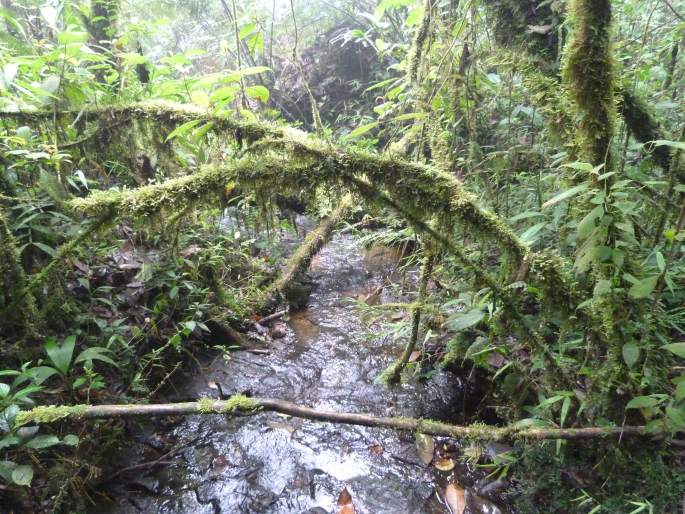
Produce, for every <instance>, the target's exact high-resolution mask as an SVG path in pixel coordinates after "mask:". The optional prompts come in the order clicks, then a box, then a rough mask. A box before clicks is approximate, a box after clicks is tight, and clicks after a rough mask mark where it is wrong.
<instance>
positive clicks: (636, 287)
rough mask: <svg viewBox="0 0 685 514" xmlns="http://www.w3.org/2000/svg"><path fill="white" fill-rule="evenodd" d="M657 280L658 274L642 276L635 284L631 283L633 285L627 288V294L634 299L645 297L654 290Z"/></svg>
mask: <svg viewBox="0 0 685 514" xmlns="http://www.w3.org/2000/svg"><path fill="white" fill-rule="evenodd" d="M658 280H659V275H654V276H651V277H647V278H643V279H642V280H640V281H638V282H637V283H636V284H633V286H632V287H631V288H630V289H629V290H628V294H629V295H630V297H631V298H635V299H640V298H647V297H648V296H649V295H650V294H652V291H654V288H655V287H656V283H657V281H658Z"/></svg>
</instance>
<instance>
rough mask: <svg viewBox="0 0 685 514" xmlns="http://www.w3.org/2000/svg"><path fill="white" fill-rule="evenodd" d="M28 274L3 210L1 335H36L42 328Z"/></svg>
mask: <svg viewBox="0 0 685 514" xmlns="http://www.w3.org/2000/svg"><path fill="white" fill-rule="evenodd" d="M26 287H27V281H26V273H25V272H24V268H23V267H22V265H21V262H20V259H19V253H18V252H17V244H16V240H15V239H14V236H13V235H12V232H11V230H10V228H9V224H8V222H7V219H6V218H5V216H4V214H3V212H2V211H1V210H0V319H2V326H1V329H2V332H0V336H6V337H10V336H11V337H12V338H13V339H16V338H17V336H19V338H23V337H32V336H35V335H36V333H37V330H38V327H39V326H40V318H39V316H38V312H37V310H36V305H35V301H34V298H33V295H31V294H30V293H28V292H26Z"/></svg>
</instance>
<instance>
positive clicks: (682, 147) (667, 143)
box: [646, 139, 685, 150]
mask: <svg viewBox="0 0 685 514" xmlns="http://www.w3.org/2000/svg"><path fill="white" fill-rule="evenodd" d="M646 144H652V145H654V146H670V147H671V148H677V149H678V150H685V143H684V142H682V141H669V140H668V139H657V140H656V141H650V142H648V143H646Z"/></svg>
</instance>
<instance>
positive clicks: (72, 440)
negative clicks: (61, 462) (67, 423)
mask: <svg viewBox="0 0 685 514" xmlns="http://www.w3.org/2000/svg"><path fill="white" fill-rule="evenodd" d="M78 443H79V438H78V436H77V435H74V434H67V435H65V436H64V439H62V444H65V445H67V446H76V445H77V444H78Z"/></svg>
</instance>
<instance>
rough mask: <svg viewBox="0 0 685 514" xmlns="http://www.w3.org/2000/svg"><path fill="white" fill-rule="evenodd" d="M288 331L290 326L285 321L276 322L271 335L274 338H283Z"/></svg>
mask: <svg viewBox="0 0 685 514" xmlns="http://www.w3.org/2000/svg"><path fill="white" fill-rule="evenodd" d="M287 333H288V328H287V326H286V324H285V323H274V326H273V327H272V328H271V337H273V338H274V339H281V338H283V337H285V336H286V334H287Z"/></svg>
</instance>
